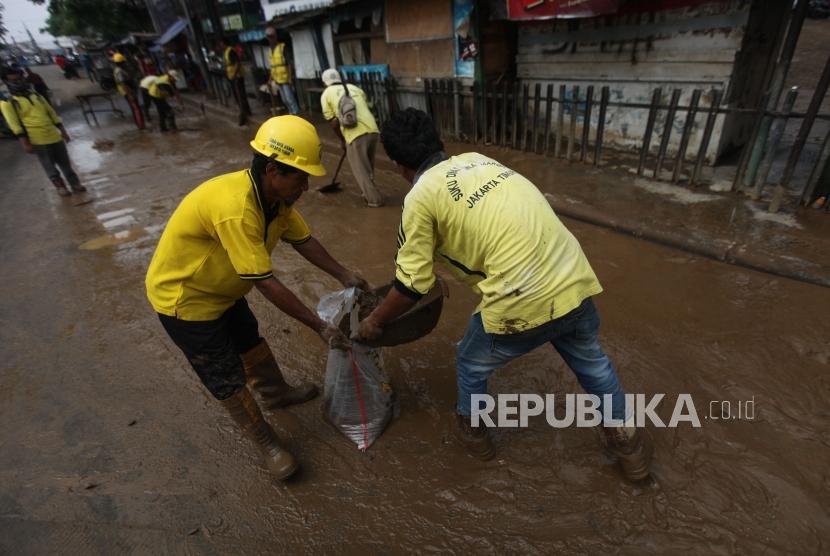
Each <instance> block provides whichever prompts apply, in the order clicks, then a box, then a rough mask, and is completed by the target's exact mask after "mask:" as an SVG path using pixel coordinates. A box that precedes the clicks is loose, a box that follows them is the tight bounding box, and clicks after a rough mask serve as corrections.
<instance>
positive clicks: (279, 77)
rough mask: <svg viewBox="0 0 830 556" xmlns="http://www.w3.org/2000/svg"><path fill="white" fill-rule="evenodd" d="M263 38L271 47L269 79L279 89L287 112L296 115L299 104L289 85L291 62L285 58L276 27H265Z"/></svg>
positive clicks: (298, 110) (285, 54)
mask: <svg viewBox="0 0 830 556" xmlns="http://www.w3.org/2000/svg"><path fill="white" fill-rule="evenodd" d="M265 38H267V39H268V46H269V47H270V48H271V75H270V81H271V82H272V83H273V84H274V85H275V86H276V87H277V90H279V92H280V98H282V102H283V103H284V104H285V107H286V108H288V112H289V113H290V114H294V115H297V114H299V113H300V106H299V105H298V104H297V96H296V95H295V94H294V87H293V86H292V85H291V64H289V63H288V60H287V53H286V44H285V42H283V41H281V40H279V38H278V36H277V30H276V28H274V27H271V26H268V27H266V28H265Z"/></svg>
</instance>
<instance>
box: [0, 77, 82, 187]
mask: <svg viewBox="0 0 830 556" xmlns="http://www.w3.org/2000/svg"><path fill="white" fill-rule="evenodd" d="M2 78H3V82H4V83H5V84H6V87H8V89H9V93H10V94H11V98H10V99H9V100H4V101H2V102H0V110H2V113H3V118H5V120H6V123H7V124H8V125H9V129H11V131H12V133H14V134H15V136H17V138H18V139H19V140H20V144H21V145H23V150H24V151H26V152H27V153H30V154H31V153H34V154H35V155H36V156H37V159H38V161H39V162H40V165H41V166H43V169H44V170H45V171H46V175H47V176H49V179H50V180H51V181H52V184H53V185H54V186H55V188H56V189H57V192H58V194H59V195H61V196H64V197H65V196H68V195H71V193H70V191H69V190H68V189H67V188H66V183H65V182H64V181H63V179H62V178H61V175H60V172H63V175H64V176H65V177H66V181H68V182H69V186H70V187H71V188H72V191H74V192H76V193H81V192H84V191H86V187H84V186H83V185H81V180H80V179H79V178H78V174H76V173H75V170H73V169H72V162H71V161H70V160H69V152H68V151H67V150H66V143H68V142H69V134H68V133H66V129H65V128H64V127H63V123H62V121H61V119H60V118H59V117H58V115H57V114H56V113H55V109H54V108H52V105H51V104H49V103H48V102H47V101H46V99H45V98H43V97H42V96H40V95H39V94H37V93H35V92H34V91H32V90H31V88H30V85H29V83H28V82H27V81H26V77H25V76H24V75H23V71H22V70H20V69H19V68H10V67H4V68H3V70H2ZM58 168H60V172H59V171H58Z"/></svg>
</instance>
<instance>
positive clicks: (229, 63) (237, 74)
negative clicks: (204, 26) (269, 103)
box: [218, 39, 251, 126]
mask: <svg viewBox="0 0 830 556" xmlns="http://www.w3.org/2000/svg"><path fill="white" fill-rule="evenodd" d="M218 44H219V50H221V51H222V60H223V61H224V64H225V76H226V77H227V78H228V83H230V85H231V90H232V91H233V98H235V99H236V104H237V105H238V106H239V125H241V126H242V125H245V124H246V123H248V116H250V115H251V106H250V105H249V104H248V93H246V92H245V68H244V67H243V66H242V60H240V59H239V54H238V53H237V52H236V49H235V48H234V47H232V46H230V45H229V44H228V43H227V42H225V39H219V43H218Z"/></svg>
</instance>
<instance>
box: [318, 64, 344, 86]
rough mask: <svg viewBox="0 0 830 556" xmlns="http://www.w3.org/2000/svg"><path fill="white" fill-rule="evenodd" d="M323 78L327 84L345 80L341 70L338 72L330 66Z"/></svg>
mask: <svg viewBox="0 0 830 556" xmlns="http://www.w3.org/2000/svg"><path fill="white" fill-rule="evenodd" d="M321 79H322V80H323V83H325V84H326V86H328V85H334V84H335V83H342V82H343V80H342V79H341V78H340V72H338V71H337V70H336V69H334V68H329V69H327V70H326V71H324V72H323V76H322V78H321Z"/></svg>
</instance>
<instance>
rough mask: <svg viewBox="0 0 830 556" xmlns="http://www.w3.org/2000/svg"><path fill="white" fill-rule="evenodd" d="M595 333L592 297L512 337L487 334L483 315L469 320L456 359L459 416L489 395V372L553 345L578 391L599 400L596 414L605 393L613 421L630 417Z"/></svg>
mask: <svg viewBox="0 0 830 556" xmlns="http://www.w3.org/2000/svg"><path fill="white" fill-rule="evenodd" d="M598 332H599V313H598V312H597V310H596V307H595V306H594V302H593V300H592V299H591V298H590V297H589V298H588V299H586V300H585V301H583V302H582V304H581V305H580V306H579V307H577V308H576V309H574V310H573V311H571V312H570V313H568V314H566V315H564V316H562V317H560V318H558V319H554V320H552V321H550V322H547V323H545V324H542V325H540V326H537V327H536V328H531V329H530V330H525V331H523V332H518V333H516V334H489V333H487V332H485V331H484V326H483V325H482V322H481V313H476V314H475V315H473V316H472V318H471V319H470V323H469V325H468V326H467V331H466V332H465V334H464V339H463V340H461V343H460V344H459V345H458V350H457V355H456V379H457V383H458V407H457V411H458V413H460V414H461V415H470V414H471V411H472V407H471V405H472V404H471V396H472V395H473V394H486V393H487V379H488V378H489V377H490V375H491V374H492V373H493V371H495V370H496V369H500V368H502V367H504V366H505V365H507V364H508V363H509V362H510V361H512V360H513V359H515V358H517V357H519V356H521V355H524V354H525V353H528V352H530V351H532V350H534V349H536V348H537V347H539V346H541V345H543V344H546V343H551V344H552V345H553V347H554V348H555V349H556V351H558V352H559V355H561V356H562V358H563V359H564V360H565V363H566V364H567V365H568V367H570V368H571V370H572V371H573V372H574V374H575V375H576V378H577V380H579V384H580V385H581V386H582V388H583V389H584V390H585V391H586V392H587V393H588V394H592V395H595V396H597V397H598V398H599V401H600V408H599V410H600V411H603V396H604V395H605V394H609V395H610V396H611V404H612V407H611V415H612V417H613V418H614V419H620V420H624V419H626V418H628V417H630V416H631V415H632V411H633V408H626V406H625V392H624V391H623V389H622V385H621V384H620V381H619V379H618V378H617V372H616V371H615V370H614V366H613V364H612V363H611V360H610V359H609V358H608V356H607V355H605V353H604V352H603V351H602V347H601V346H600V344H599V335H598ZM548 393H550V392H548ZM497 406H498V404H497ZM480 407H483V406H480ZM493 417H495V415H493Z"/></svg>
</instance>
